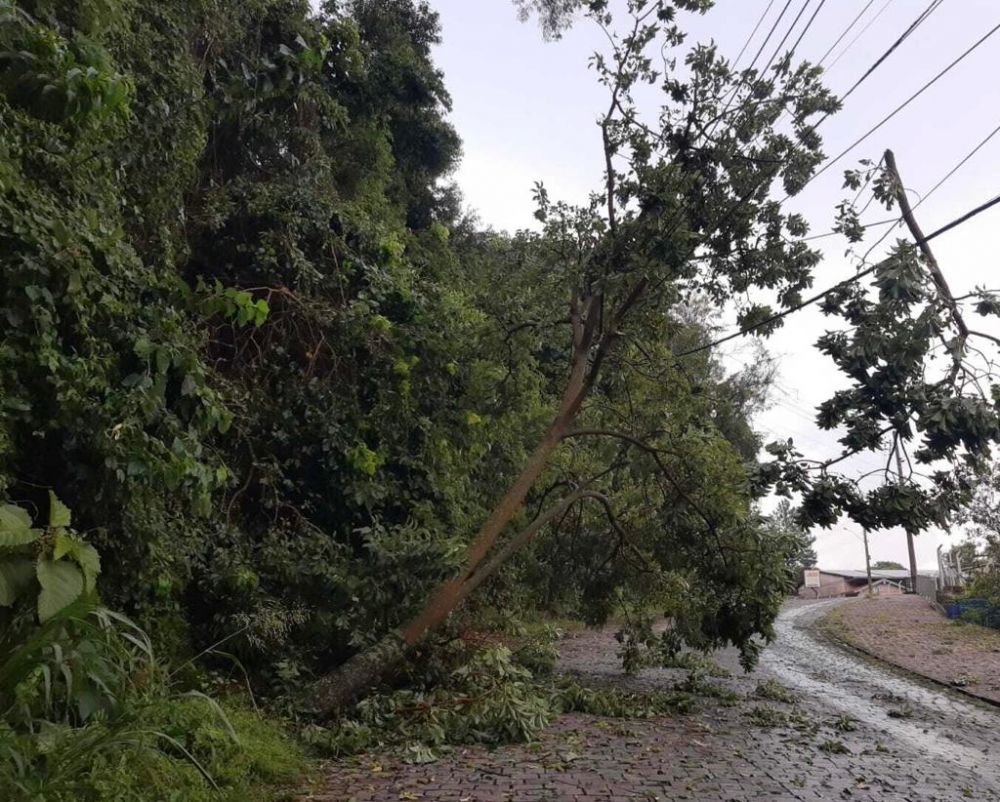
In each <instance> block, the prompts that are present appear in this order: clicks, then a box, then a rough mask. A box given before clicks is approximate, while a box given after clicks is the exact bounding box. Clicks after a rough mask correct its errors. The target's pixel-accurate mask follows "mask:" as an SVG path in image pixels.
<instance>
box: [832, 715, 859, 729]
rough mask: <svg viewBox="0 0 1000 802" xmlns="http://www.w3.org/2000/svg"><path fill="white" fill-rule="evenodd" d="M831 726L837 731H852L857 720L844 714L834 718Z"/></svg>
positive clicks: (856, 726) (856, 724)
mask: <svg viewBox="0 0 1000 802" xmlns="http://www.w3.org/2000/svg"><path fill="white" fill-rule="evenodd" d="M831 726H832V727H833V728H834V729H835V730H837V731H838V732H854V731H855V730H856V729H857V728H858V721H857V719H855V718H853V717H851V716H848V715H847V714H844V715H842V716H838V717H837V718H835V719H834V720H833V724H832V725H831Z"/></svg>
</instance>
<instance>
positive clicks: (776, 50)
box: [760, 0, 815, 75]
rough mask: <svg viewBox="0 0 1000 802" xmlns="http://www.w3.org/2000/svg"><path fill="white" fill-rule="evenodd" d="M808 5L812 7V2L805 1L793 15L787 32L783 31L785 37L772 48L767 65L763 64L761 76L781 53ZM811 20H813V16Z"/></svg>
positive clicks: (810, 0) (809, 0)
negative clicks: (793, 17)
mask: <svg viewBox="0 0 1000 802" xmlns="http://www.w3.org/2000/svg"><path fill="white" fill-rule="evenodd" d="M810 5H812V0H805V2H803V3H802V8H800V9H799V13H798V14H796V15H795V19H793V20H792V24H791V25H789V26H788V30H787V31H785V35H784V36H782V37H781V41H780V42H778V46H777V47H775V48H774V52H773V53H772V54H771V58H769V59H768V60H767V64H765V65H764V66H763V67H762V68H761V71H760V74H761V75H763V74H764V73H766V72H767V71H768V70H769V69H770V68H771V65H772V64H774V60H775V59H776V58H777V57H778V54H779V53H780V52H781V48H782V47H783V46H784V44H785V42H787V41H788V37H789V36H791V35H792V31H794V30H795V26H796V25H798V24H799V20H800V19H802V15H803V14H805V13H806V9H808V8H809V6H810ZM813 18H814V19H815V15H814V17H813ZM805 30H808V26H806V29H805ZM805 30H804V31H803V33H805ZM800 41H801V39H800Z"/></svg>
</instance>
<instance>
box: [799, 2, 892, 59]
mask: <svg viewBox="0 0 1000 802" xmlns="http://www.w3.org/2000/svg"><path fill="white" fill-rule="evenodd" d="M874 2H875V0H868V2H867V3H866V4H865V7H864V8H862V9H861V11H859V12H858V15H857V16H856V17H855V18H854V19H853V20H852V21H851V24H850V25H848V26H847V27H846V28H844V30H843V31H842V32H841V34H840V36H838V37H837V40H836V41H835V42H834V43H833V44H832V45H830V49H829V50H827V51H826V52H825V53H824V54H823V55H822V57H821V58H820V60H819V61H817V62H816V64H817V65H819V66H820V67H822V66H823V62H824V61H826V57H827V56H829V55H830V54H831V53H832V52H833V51H834V48H836V47H837V45H839V44H840V43H841V42H842V41H843V40H844V37H845V36H847V34H849V33H850V32H851V29H852V28H853V27H854V26H855V25H857V24H858V20H860V19H861V18H862V17H863V16H864V15H865V12H866V11H868V9H869V8H871V7H872V5H873V4H874ZM891 2H892V0H888V2H887V3H886V5H888V4H889V3H891Z"/></svg>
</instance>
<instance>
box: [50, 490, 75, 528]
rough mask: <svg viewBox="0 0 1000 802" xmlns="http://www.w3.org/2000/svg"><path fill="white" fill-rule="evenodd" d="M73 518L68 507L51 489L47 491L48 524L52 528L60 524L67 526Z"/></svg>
mask: <svg viewBox="0 0 1000 802" xmlns="http://www.w3.org/2000/svg"><path fill="white" fill-rule="evenodd" d="M72 520H73V515H72V513H70V511H69V507H67V506H66V505H65V504H63V503H62V502H61V501H60V500H59V497H58V496H56V494H55V493H53V492H52V491H51V490H50V491H49V526H50V527H52V528H53V529H55V528H57V527H61V526H69V525H70V523H71V522H72Z"/></svg>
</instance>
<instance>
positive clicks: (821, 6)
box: [791, 0, 826, 53]
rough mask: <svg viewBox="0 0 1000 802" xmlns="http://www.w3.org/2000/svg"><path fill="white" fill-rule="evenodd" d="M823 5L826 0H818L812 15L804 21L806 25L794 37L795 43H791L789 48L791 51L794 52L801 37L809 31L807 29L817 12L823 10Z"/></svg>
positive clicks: (800, 42)
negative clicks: (797, 36)
mask: <svg viewBox="0 0 1000 802" xmlns="http://www.w3.org/2000/svg"><path fill="white" fill-rule="evenodd" d="M825 5H826V0H819V5H818V6H816V10H815V11H814V12H813V15H812V16H811V17H810V18H809V21H808V22H807V23H806V27H805V28H803V29H802V33H800V34H799V38H798V39H796V40H795V44H794V45H792V50H791V52H792V53H794V52H795V51H796V50H798V49H799V45H800V44H802V39H803V38H804V37H805V35H806V34H807V33H808V32H809V29H810V28H811V27H812V24H813V21H814V20H815V19H816V17H817V16H818V15H819V12H820V11H822V10H823V6H825Z"/></svg>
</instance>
